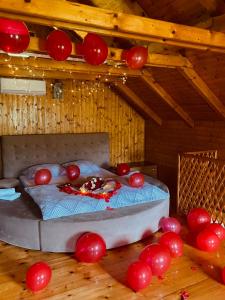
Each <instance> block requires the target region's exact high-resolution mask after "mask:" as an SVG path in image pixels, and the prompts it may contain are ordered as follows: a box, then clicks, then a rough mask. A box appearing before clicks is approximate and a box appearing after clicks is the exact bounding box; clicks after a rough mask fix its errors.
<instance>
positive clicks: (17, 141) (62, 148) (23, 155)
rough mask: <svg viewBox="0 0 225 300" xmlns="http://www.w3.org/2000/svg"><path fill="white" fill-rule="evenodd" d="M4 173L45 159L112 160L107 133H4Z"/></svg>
mask: <svg viewBox="0 0 225 300" xmlns="http://www.w3.org/2000/svg"><path fill="white" fill-rule="evenodd" d="M1 144H2V149H1V152H2V167H3V172H2V173H3V177H5V178H10V177H18V175H19V173H20V171H21V170H23V169H24V168H27V167H29V166H31V165H36V164H42V163H64V162H67V161H71V160H76V159H85V160H91V161H93V162H96V164H98V165H100V166H102V167H106V166H108V164H109V137H108V134H107V133H76V134H40V135H16V136H12V135H11V136H2V138H1Z"/></svg>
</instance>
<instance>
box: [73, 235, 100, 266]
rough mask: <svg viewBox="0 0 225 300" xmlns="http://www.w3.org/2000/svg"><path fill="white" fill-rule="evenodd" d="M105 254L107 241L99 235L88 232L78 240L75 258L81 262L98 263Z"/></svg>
mask: <svg viewBox="0 0 225 300" xmlns="http://www.w3.org/2000/svg"><path fill="white" fill-rule="evenodd" d="M105 253H106V244H105V241H104V240H103V238H102V237H101V236H100V235H99V234H97V233H92V232H87V233H85V234H83V235H82V236H81V237H80V238H79V239H78V240H77V243H76V249H75V257H76V258H77V259H78V260H79V261H81V262H87V263H94V262H97V261H99V260H100V259H101V258H102V257H103V256H104V255H105Z"/></svg>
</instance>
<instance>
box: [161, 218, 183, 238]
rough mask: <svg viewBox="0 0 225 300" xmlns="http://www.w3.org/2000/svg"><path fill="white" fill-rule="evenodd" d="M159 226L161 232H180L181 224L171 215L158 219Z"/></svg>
mask: <svg viewBox="0 0 225 300" xmlns="http://www.w3.org/2000/svg"><path fill="white" fill-rule="evenodd" d="M159 227H161V228H162V231H163V232H168V231H169V232H175V233H177V234H179V233H180V230H181V225H180V222H179V221H178V220H177V219H176V218H172V217H163V218H162V219H161V220H160V221H159Z"/></svg>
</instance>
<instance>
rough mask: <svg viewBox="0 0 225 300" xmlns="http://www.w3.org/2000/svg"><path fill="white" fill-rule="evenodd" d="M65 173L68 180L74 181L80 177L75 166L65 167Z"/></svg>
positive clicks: (78, 170) (78, 169)
mask: <svg viewBox="0 0 225 300" xmlns="http://www.w3.org/2000/svg"><path fill="white" fill-rule="evenodd" d="M66 173H67V176H68V178H69V180H76V179H77V178H78V177H79V176H80V168H79V167H78V166H77V165H69V166H67V167H66Z"/></svg>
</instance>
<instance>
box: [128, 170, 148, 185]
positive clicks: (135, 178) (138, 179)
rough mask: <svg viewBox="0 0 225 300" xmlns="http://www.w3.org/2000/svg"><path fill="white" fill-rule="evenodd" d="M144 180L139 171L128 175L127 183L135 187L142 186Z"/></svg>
mask: <svg viewBox="0 0 225 300" xmlns="http://www.w3.org/2000/svg"><path fill="white" fill-rule="evenodd" d="M144 182H145V178H144V175H143V174H141V173H139V172H137V173H134V174H132V175H130V177H129V179H128V183H129V185H130V186H132V187H135V188H139V187H142V186H143V184H144Z"/></svg>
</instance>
